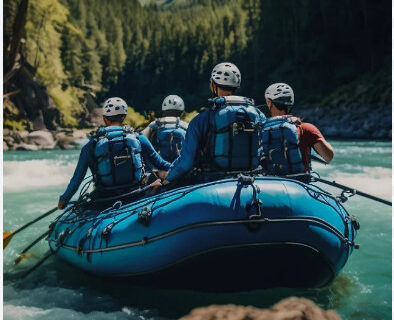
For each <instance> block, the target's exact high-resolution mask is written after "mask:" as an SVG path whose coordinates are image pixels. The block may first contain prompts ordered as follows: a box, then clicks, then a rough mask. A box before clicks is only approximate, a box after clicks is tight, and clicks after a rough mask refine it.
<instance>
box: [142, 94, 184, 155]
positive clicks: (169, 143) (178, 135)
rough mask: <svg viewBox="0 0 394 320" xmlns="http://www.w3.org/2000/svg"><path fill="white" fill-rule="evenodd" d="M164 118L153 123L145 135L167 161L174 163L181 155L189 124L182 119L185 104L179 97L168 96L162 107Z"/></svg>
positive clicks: (146, 129)
mask: <svg viewBox="0 0 394 320" xmlns="http://www.w3.org/2000/svg"><path fill="white" fill-rule="evenodd" d="M161 110H162V117H161V118H158V119H156V120H155V121H152V122H151V123H150V124H149V125H148V126H147V127H146V128H145V129H144V130H142V134H144V135H145V136H146V137H147V138H148V139H149V140H150V142H151V143H152V145H153V146H154V147H155V149H156V150H157V152H158V153H159V154H160V156H161V157H162V158H163V159H165V160H166V161H169V162H173V161H174V160H175V159H176V158H177V157H178V156H179V154H180V152H181V149H182V143H183V141H184V140H185V135H186V130H187V126H188V123H187V122H184V121H182V120H181V119H180V116H181V114H182V113H183V111H184V110H185V103H184V102H183V100H182V98H181V97H179V96H177V95H173V94H172V95H169V96H167V97H166V98H165V99H164V100H163V103H162V105H161Z"/></svg>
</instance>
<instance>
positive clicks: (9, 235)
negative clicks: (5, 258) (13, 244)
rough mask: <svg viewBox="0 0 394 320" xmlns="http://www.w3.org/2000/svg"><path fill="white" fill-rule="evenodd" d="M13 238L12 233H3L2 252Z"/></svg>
mask: <svg viewBox="0 0 394 320" xmlns="http://www.w3.org/2000/svg"><path fill="white" fill-rule="evenodd" d="M13 236H14V234H13V233H12V232H3V250H4V249H5V248H6V247H7V246H8V244H9V243H10V241H11V239H12V237H13Z"/></svg>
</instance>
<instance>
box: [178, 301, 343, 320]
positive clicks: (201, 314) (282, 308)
mask: <svg viewBox="0 0 394 320" xmlns="http://www.w3.org/2000/svg"><path fill="white" fill-rule="evenodd" d="M246 319H248V320H341V317H340V316H339V315H338V314H337V313H336V311H334V310H327V311H325V310H323V309H321V308H320V307H318V306H317V305H316V304H315V303H314V302H313V301H311V300H308V299H305V298H296V297H290V298H287V299H284V300H282V301H280V302H278V303H277V304H275V305H274V306H272V307H271V308H269V309H258V308H255V307H251V306H236V305H223V306H217V305H212V306H209V307H203V308H196V309H193V310H192V311H191V312H190V313H189V314H188V315H186V316H184V317H182V318H181V319H180V320H246Z"/></svg>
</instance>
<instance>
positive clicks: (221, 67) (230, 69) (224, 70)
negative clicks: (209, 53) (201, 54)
mask: <svg viewBox="0 0 394 320" xmlns="http://www.w3.org/2000/svg"><path fill="white" fill-rule="evenodd" d="M211 80H212V81H213V82H215V83H216V84H218V85H220V86H224V87H230V88H239V87H240V86H241V71H239V69H238V68H237V66H236V65H235V64H233V63H230V62H222V63H219V64H217V65H216V66H215V68H213V70H212V73H211Z"/></svg>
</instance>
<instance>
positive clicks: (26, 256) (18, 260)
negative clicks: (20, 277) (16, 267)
mask: <svg viewBox="0 0 394 320" xmlns="http://www.w3.org/2000/svg"><path fill="white" fill-rule="evenodd" d="M29 257H33V258H36V259H38V258H39V256H38V255H36V254H34V253H23V254H21V255H20V256H19V257H18V258H16V259H15V260H14V264H18V263H19V262H21V261H22V260H23V259H25V258H29Z"/></svg>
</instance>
